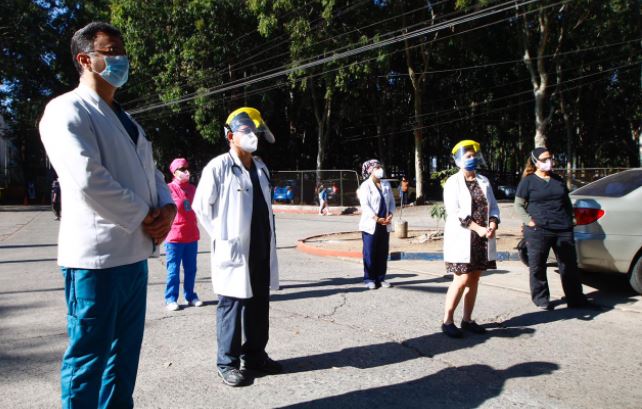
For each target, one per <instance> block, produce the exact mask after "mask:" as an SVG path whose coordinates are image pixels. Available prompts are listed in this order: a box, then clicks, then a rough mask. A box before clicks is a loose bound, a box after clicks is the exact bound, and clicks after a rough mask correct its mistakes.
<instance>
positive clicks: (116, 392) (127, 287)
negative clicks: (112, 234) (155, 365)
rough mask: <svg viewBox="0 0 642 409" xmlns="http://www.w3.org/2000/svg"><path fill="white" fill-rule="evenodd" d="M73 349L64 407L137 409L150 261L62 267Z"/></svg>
mask: <svg viewBox="0 0 642 409" xmlns="http://www.w3.org/2000/svg"><path fill="white" fill-rule="evenodd" d="M62 273H63V276H64V278H65V298H66V301H67V334H68V336H69V345H68V347H67V350H66V351H65V355H64V356H63V359H62V370H61V384H62V385H61V386H62V407H63V408H69V409H71V408H132V407H133V406H134V400H133V398H132V395H133V392H134V384H135V382H136V371H137V370H138V358H139V354H140V346H141V343H142V341H143V328H144V325H145V307H146V300H147V260H143V261H140V262H137V263H134V264H129V265H125V266H119V267H112V268H106V269H100V270H84V269H76V268H64V267H63V268H62Z"/></svg>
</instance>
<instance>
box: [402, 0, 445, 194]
mask: <svg viewBox="0 0 642 409" xmlns="http://www.w3.org/2000/svg"><path fill="white" fill-rule="evenodd" d="M427 4H428V9H429V11H430V17H431V21H432V24H434V23H435V19H436V18H437V13H436V11H435V9H434V7H433V5H432V2H431V1H430V0H428V2H427ZM403 11H405V7H404V8H403ZM402 24H403V26H404V27H406V26H407V24H406V18H405V13H404V14H403V17H402ZM437 36H438V33H436V34H435V37H434V39H436V38H437ZM427 44H428V42H423V43H421V44H420V46H419V58H417V59H418V60H420V61H421V64H418V65H419V66H420V67H421V73H417V71H416V70H415V69H414V68H413V65H415V59H414V58H413V57H412V52H411V49H410V44H409V43H408V40H405V41H404V51H405V55H406V65H407V66H408V76H409V77H410V82H411V83H412V88H413V91H414V110H415V131H414V137H415V183H416V185H415V191H416V195H417V199H416V203H417V204H423V203H424V202H425V197H424V174H423V172H424V152H423V146H424V135H423V124H424V122H423V91H424V87H425V85H426V75H427V71H428V67H429V65H430V49H429V48H428V46H427Z"/></svg>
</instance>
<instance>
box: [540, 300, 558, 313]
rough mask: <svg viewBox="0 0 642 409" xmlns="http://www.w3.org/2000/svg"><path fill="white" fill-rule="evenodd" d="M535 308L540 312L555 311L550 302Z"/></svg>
mask: <svg viewBox="0 0 642 409" xmlns="http://www.w3.org/2000/svg"><path fill="white" fill-rule="evenodd" d="M537 308H539V309H540V310H542V311H553V310H554V309H555V307H554V306H553V304H551V303H550V302H547V303H546V304H542V305H538V306H537Z"/></svg>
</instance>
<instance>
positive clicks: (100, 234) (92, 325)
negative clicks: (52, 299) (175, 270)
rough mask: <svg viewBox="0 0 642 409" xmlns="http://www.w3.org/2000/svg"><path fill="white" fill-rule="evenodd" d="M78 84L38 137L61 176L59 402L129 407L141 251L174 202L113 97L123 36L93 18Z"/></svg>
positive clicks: (151, 247)
mask: <svg viewBox="0 0 642 409" xmlns="http://www.w3.org/2000/svg"><path fill="white" fill-rule="evenodd" d="M71 53H72V57H73V61H74V65H75V66H76V69H77V70H78V73H79V74H80V84H79V85H78V87H77V88H76V89H74V90H73V91H70V92H68V93H66V94H64V95H61V96H59V97H57V98H55V99H53V100H52V101H51V102H49V104H48V105H47V107H46V109H45V113H44V115H43V118H42V120H41V122H40V135H41V138H42V142H43V144H44V146H45V149H46V150H47V154H48V155H49V158H50V160H51V163H52V164H53V166H54V168H55V169H56V172H57V174H58V177H59V180H60V188H61V191H62V200H63V204H62V207H63V208H64V209H65V217H64V218H63V219H62V220H61V223H60V233H59V238H58V241H59V243H58V264H59V265H60V266H61V268H62V272H63V276H64V279H65V298H66V301H67V310H68V313H67V334H68V336H69V345H68V347H67V350H66V352H65V355H64V357H63V362H62V371H61V382H62V406H63V408H72V407H73V408H96V407H99V408H107V407H110V408H112V407H118V408H129V407H133V399H132V394H133V391H134V383H135V381H136V372H137V369H138V358H139V354H140V346H141V343H142V338H143V327H144V323H145V305H146V298H147V292H146V289H147V258H149V257H150V256H152V254H153V253H155V251H156V250H157V248H158V245H159V244H160V243H161V241H162V240H163V238H164V237H165V235H166V234H167V233H168V231H169V229H170V227H171V224H172V221H173V219H174V216H175V214H176V207H175V205H174V202H173V200H172V197H171V194H170V192H169V190H168V189H167V185H166V184H165V180H164V178H163V176H162V174H161V173H160V172H159V171H158V170H156V167H155V165H154V161H153V158H152V148H151V144H150V143H149V141H148V140H147V138H146V137H145V133H144V131H143V130H142V128H141V127H140V126H139V125H138V124H137V123H136V122H135V121H134V120H133V119H132V118H131V117H130V116H129V115H128V114H127V113H126V112H125V111H123V110H122V109H121V108H120V106H119V105H118V103H117V102H116V101H115V100H114V95H115V93H116V90H117V89H118V88H119V87H122V86H123V85H124V84H125V82H126V81H127V77H128V75H129V61H128V59H127V54H126V52H125V47H124V45H123V39H122V35H121V33H120V32H119V31H118V29H116V28H115V27H113V26H111V25H109V24H107V23H101V22H94V23H90V24H89V25H87V26H85V27H83V28H82V29H80V30H78V31H77V32H76V33H75V34H74V36H73V38H72V40H71Z"/></svg>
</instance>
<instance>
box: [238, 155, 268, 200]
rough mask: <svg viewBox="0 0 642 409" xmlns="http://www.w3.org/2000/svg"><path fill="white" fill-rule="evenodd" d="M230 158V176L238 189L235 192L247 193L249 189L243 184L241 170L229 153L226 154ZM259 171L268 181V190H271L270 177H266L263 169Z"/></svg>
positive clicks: (266, 174)
mask: <svg viewBox="0 0 642 409" xmlns="http://www.w3.org/2000/svg"><path fill="white" fill-rule="evenodd" d="M227 154H228V155H229V156H230V159H231V160H232V174H233V175H234V176H235V177H236V180H237V182H238V184H239V186H240V187H239V188H238V189H236V191H237V192H242V191H246V192H248V191H249V190H250V188H249V187H246V186H245V184H244V183H243V177H242V176H243V169H241V167H240V166H239V165H237V163H236V161H235V160H234V157H233V156H232V154H231V153H229V152H228V153H227ZM261 171H262V172H263V174H264V175H265V178H266V179H267V181H268V186H269V187H270V190H271V189H272V180H271V179H270V175H268V173H267V171H266V170H265V168H264V167H261Z"/></svg>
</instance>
